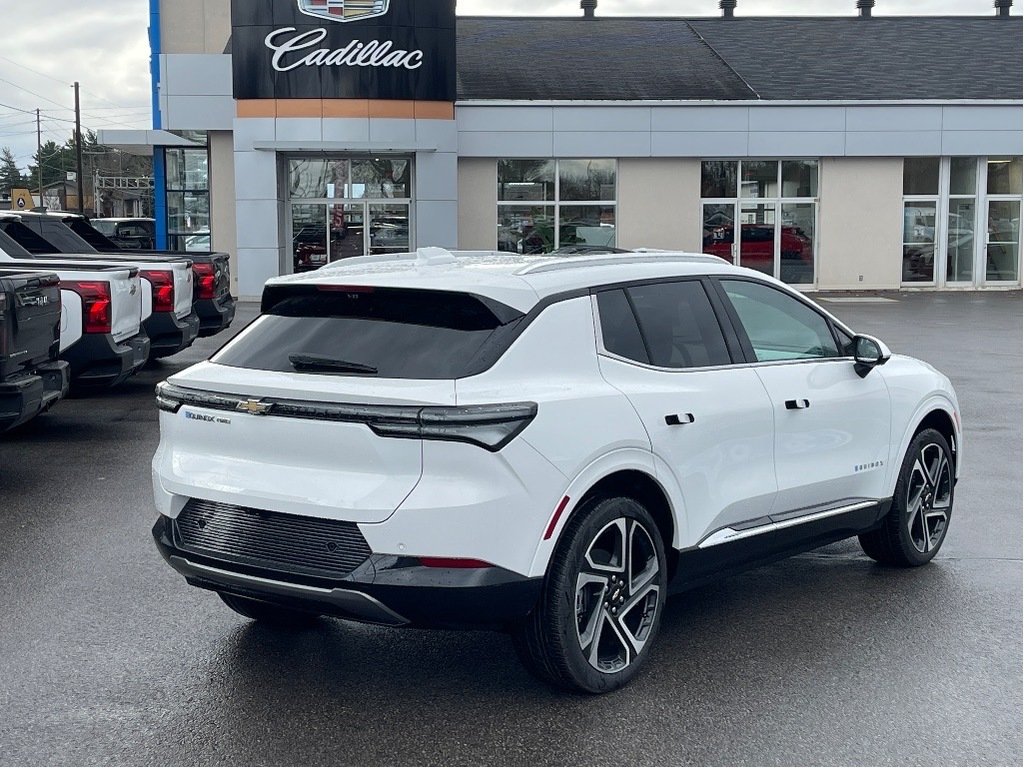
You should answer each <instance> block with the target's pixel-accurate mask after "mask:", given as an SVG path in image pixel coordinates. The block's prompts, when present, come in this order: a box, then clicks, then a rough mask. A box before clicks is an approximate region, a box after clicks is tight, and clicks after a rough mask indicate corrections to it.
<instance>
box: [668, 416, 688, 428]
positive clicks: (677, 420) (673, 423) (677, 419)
mask: <svg viewBox="0 0 1024 768" xmlns="http://www.w3.org/2000/svg"><path fill="white" fill-rule="evenodd" d="M693 422H694V418H693V414H692V413H684V414H681V415H680V414H678V413H670V414H669V415H668V416H666V417H665V423H666V424H668V425H669V426H670V427H680V426H683V425H685V424H693Z"/></svg>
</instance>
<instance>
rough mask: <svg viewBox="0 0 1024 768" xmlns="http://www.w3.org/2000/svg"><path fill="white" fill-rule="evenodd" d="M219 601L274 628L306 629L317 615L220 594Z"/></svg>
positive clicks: (237, 596) (225, 593) (314, 620)
mask: <svg viewBox="0 0 1024 768" xmlns="http://www.w3.org/2000/svg"><path fill="white" fill-rule="evenodd" d="M218 594H220V599H221V600H223V601H224V604H225V605H227V607H228V608H230V609H231V610H233V611H234V612H235V613H239V614H241V615H242V616H245V617H246V618H247V619H253V620H255V621H258V622H260V623H263V624H273V625H274V626H276V627H284V628H296V629H298V628H302V627H308V626H310V625H312V624H314V623H315V622H316V620H317V619H318V618H319V615H318V614H316V613H307V612H306V611H296V610H294V609H292V608H285V607H284V606H281V605H275V604H274V603H265V602H263V601H262V600H253V599H252V598H249V597H241V596H239V595H232V594H228V593H227V592H220V593H218Z"/></svg>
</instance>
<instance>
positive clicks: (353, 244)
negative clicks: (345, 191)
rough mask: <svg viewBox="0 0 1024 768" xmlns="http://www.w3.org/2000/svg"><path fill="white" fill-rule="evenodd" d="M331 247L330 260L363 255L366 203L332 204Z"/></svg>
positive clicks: (364, 251) (364, 250)
mask: <svg viewBox="0 0 1024 768" xmlns="http://www.w3.org/2000/svg"><path fill="white" fill-rule="evenodd" d="M330 213H331V243H330V245H331V247H330V253H329V254H328V260H330V261H339V260H341V259H350V258H352V257H353V256H362V255H364V254H365V253H366V252H367V251H366V205H365V204H364V203H341V204H335V205H332V206H330Z"/></svg>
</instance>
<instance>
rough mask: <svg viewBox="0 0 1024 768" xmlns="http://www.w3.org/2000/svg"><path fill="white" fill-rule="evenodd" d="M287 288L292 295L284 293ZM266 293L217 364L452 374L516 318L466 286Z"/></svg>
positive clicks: (485, 350)
mask: <svg viewBox="0 0 1024 768" xmlns="http://www.w3.org/2000/svg"><path fill="white" fill-rule="evenodd" d="M288 293H292V294H295V295H288ZM268 297H270V298H265V299H264V315H263V317H261V318H260V319H259V320H257V321H256V323H254V324H253V326H252V328H251V329H250V330H249V331H248V332H246V333H244V334H242V336H241V337H240V338H239V339H237V340H235V341H233V342H231V343H230V344H228V345H227V346H226V347H225V348H224V349H223V350H222V351H221V352H220V353H218V354H217V355H216V356H215V357H214V358H213V362H215V363H219V364H220V365H229V366H235V367H238V368H254V369H258V370H264V371H287V372H294V373H311V374H318V375H324V374H327V375H331V374H334V375H340V376H370V377H377V378H387V379H457V378H461V377H464V376H468V375H472V374H473V373H477V372H479V371H480V370H485V369H486V368H487V367H489V365H490V363H492V362H493V360H494V359H496V355H500V352H501V350H502V349H503V348H504V347H503V345H502V344H501V340H502V338H504V337H505V336H506V335H507V334H508V333H509V332H510V330H511V329H512V328H514V327H515V326H516V325H517V324H518V323H519V321H520V320H521V319H522V315H521V314H520V313H518V312H515V310H512V309H510V308H509V307H506V306H504V305H501V304H498V303H496V302H491V301H490V300H488V299H482V298H480V297H477V296H471V295H469V294H465V293H454V292H444V291H420V290H409V289H396V288H383V289H382V288H377V289H368V288H341V289H334V288H333V287H332V288H331V289H329V290H328V289H325V288H319V289H316V288H313V289H310V288H308V287H305V286H304V287H303V288H302V289H301V290H298V291H296V289H291V291H286V292H284V293H283V294H278V295H277V296H275V289H271V290H270V291H268Z"/></svg>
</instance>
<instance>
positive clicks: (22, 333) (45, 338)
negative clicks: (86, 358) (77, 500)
mask: <svg viewBox="0 0 1024 768" xmlns="http://www.w3.org/2000/svg"><path fill="white" fill-rule="evenodd" d="M60 323H61V300H60V278H59V277H57V275H56V274H54V273H52V272H37V271H31V270H26V269H13V268H12V269H2V268H0V433H2V432H6V431H7V430H9V429H13V428H14V427H17V426H20V425H21V424H24V423H25V422H27V421H29V420H30V419H33V418H35V417H36V416H38V415H39V414H40V413H43V412H44V411H47V410H49V409H50V408H51V407H52V406H53V404H54V403H56V402H57V401H58V400H60V399H61V398H62V397H64V396H65V395H66V394H67V392H68V382H69V376H68V373H69V365H68V363H66V362H65V361H63V360H58V359H57V354H58V352H59V348H60Z"/></svg>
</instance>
